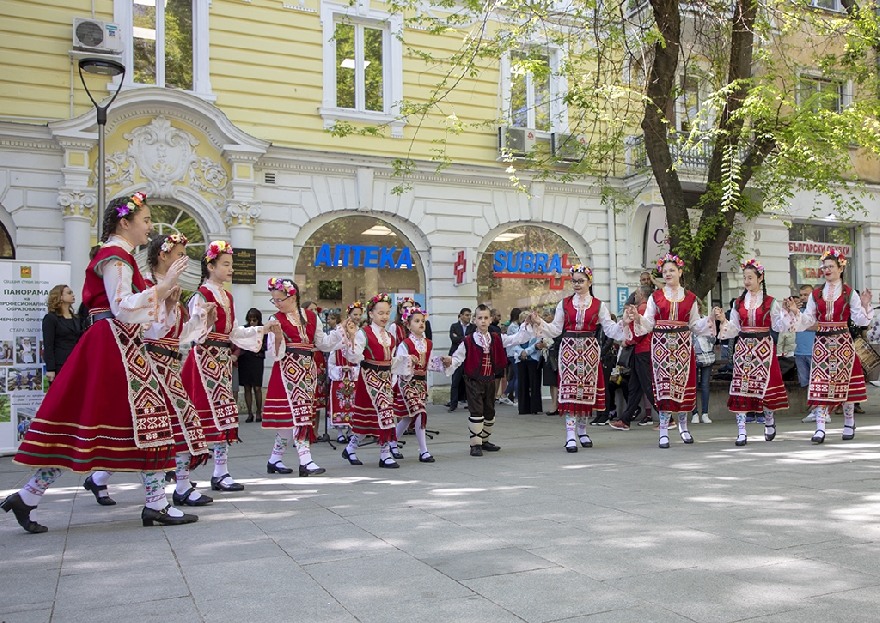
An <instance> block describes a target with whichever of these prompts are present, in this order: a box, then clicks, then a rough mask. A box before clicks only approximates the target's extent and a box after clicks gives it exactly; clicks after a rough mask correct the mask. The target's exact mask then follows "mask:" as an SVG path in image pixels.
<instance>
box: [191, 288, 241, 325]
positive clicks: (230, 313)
mask: <svg viewBox="0 0 880 623" xmlns="http://www.w3.org/2000/svg"><path fill="white" fill-rule="evenodd" d="M198 293H199V294H201V295H202V296H203V297H205V300H206V301H207V302H208V303H216V304H217V322H215V323H214V330H213V332H212V333H221V334H223V335H226V336H228V335H229V333H230V332H231V331H232V329H233V327H235V302H234V301H233V300H232V294H230V293H229V292H227V293H226V296H227V297H229V309H226V308H225V307H223V304H222V303H220V301H218V300H217V299H216V298H215V297H214V293H213V292H212V291H211V289H210V288H209V287H208V286H205V285H203V286H201V287H200V288H199V289H198Z"/></svg>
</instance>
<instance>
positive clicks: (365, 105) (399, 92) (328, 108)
mask: <svg viewBox="0 0 880 623" xmlns="http://www.w3.org/2000/svg"><path fill="white" fill-rule="evenodd" d="M321 20H322V23H323V33H324V37H325V40H324V97H323V105H322V107H321V108H320V110H319V112H320V114H321V117H322V118H323V119H324V127H325V128H330V127H333V125H335V123H336V122H337V121H360V122H366V123H374V124H384V125H388V126H390V127H391V136H392V137H395V138H399V137H402V136H403V126H404V125H405V124H406V121H405V120H403V119H399V118H398V116H397V114H398V110H399V105H400V101H401V100H402V99H403V47H402V44H401V42H400V39H399V38H398V37H397V36H396V35H395V33H396V32H399V30H400V28H402V26H403V20H402V18H401V17H400V16H399V15H390V14H388V13H385V12H382V11H376V10H373V9H370V8H369V5H368V3H362V2H357V3H355V4H352V5H343V4H337V3H334V2H323V3H322V4H321Z"/></svg>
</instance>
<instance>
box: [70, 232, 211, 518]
mask: <svg viewBox="0 0 880 623" xmlns="http://www.w3.org/2000/svg"><path fill="white" fill-rule="evenodd" d="M186 244H187V239H186V236H184V235H182V234H172V235H170V236H156V237H155V238H153V240H152V241H151V242H150V246H149V247H148V248H147V265H148V266H149V268H150V275H149V276H148V277H145V278H144V283H145V284H146V285H147V287H148V288H152V287H154V286H155V284H156V283H161V282H162V281H164V280H165V276H166V275H167V274H168V271H169V270H170V269H171V267H172V265H173V264H174V262H176V261H178V260H180V259H181V258H185V257H186ZM179 295H180V290H179V288H178V289H177V290H176V291H173V292H172V294H171V296H169V298H168V301H169V303H170V302H174V308H173V309H171V308H169V312H168V314H166V321H165V322H164V323H154V324H153V325H151V326H150V328H149V329H147V330H146V331H144V347H145V349H146V351H147V353H148V354H149V355H150V358H151V359H152V362H153V368H154V369H155V371H156V374H157V375H158V377H159V379H160V380H161V381H162V383H163V385H164V389H165V391H166V393H167V394H168V397H169V398H171V402H170V403H169V413H171V415H172V418H171V427H172V430H173V431H174V447H175V453H176V455H175V462H176V467H175V472H174V477H175V480H176V483H177V485H176V489H175V491H174V493H173V494H172V496H171V497H172V500H174V504H175V505H177V506H183V505H188V506H207V505H208V504H211V503H212V502H213V501H214V500H213V499H212V498H211V497H209V496H207V495H202V494H200V493H199V492H198V491H196V490H195V487H193V486H192V485H191V484H190V481H189V474H190V469H192V468H193V467H195V466H196V465H199V464H201V463H202V462H204V461H206V460H207V458H208V455H209V454H210V451H209V449H208V444H207V442H206V441H205V433H204V431H203V430H202V422H201V418H199V415H198V413H196V410H195V408H194V407H193V406H192V403H191V402H190V399H189V396H188V395H187V394H186V390H184V388H183V382H182V381H181V379H180V361H181V359H183V357H181V355H180V344H187V343H190V342H192V341H194V340H199V339H201V338H203V337H204V336H205V334H207V332H208V326H210V325H212V324H213V323H214V321H215V320H216V314H217V311H216V309H215V306H213V305H206V306H205V308H204V310H203V312H204V314H203V315H202V316H193V317H189V316H188V314H187V311H186V308H185V307H184V306H183V305H182V304H181V303H180V302H179ZM111 474H112V472H106V471H97V472H94V473H93V474H92V475H91V476H89V477H88V478H86V481H85V483H84V484H83V487H84V488H85V489H87V490H89V491H91V492H92V493H93V494H94V495H95V498H96V499H97V501H98V504H100V505H102V506H112V505H113V504H116V502H115V501H113V499H112V498H111V497H110V496H109V495H108V493H107V482H108V481H109V479H110V475H111Z"/></svg>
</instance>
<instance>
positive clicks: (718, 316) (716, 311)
mask: <svg viewBox="0 0 880 623" xmlns="http://www.w3.org/2000/svg"><path fill="white" fill-rule="evenodd" d="M712 315H713V316H715V320H718V321H719V322H724V321H725V320H727V318H725V317H724V310H723V309H721V308H720V307H714V308H712Z"/></svg>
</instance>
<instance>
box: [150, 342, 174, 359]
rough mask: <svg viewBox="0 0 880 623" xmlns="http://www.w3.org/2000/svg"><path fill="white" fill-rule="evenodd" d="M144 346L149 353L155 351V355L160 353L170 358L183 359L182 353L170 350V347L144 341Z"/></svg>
mask: <svg viewBox="0 0 880 623" xmlns="http://www.w3.org/2000/svg"><path fill="white" fill-rule="evenodd" d="M144 348H146V349H147V350H148V351H149V352H151V353H156V354H157V355H162V356H163V357H171V358H172V359H177V361H183V355H181V354H180V351H176V350H171V349H170V348H163V347H162V346H159V345H158V344H151V343H150V342H146V343H145V344H144Z"/></svg>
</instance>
